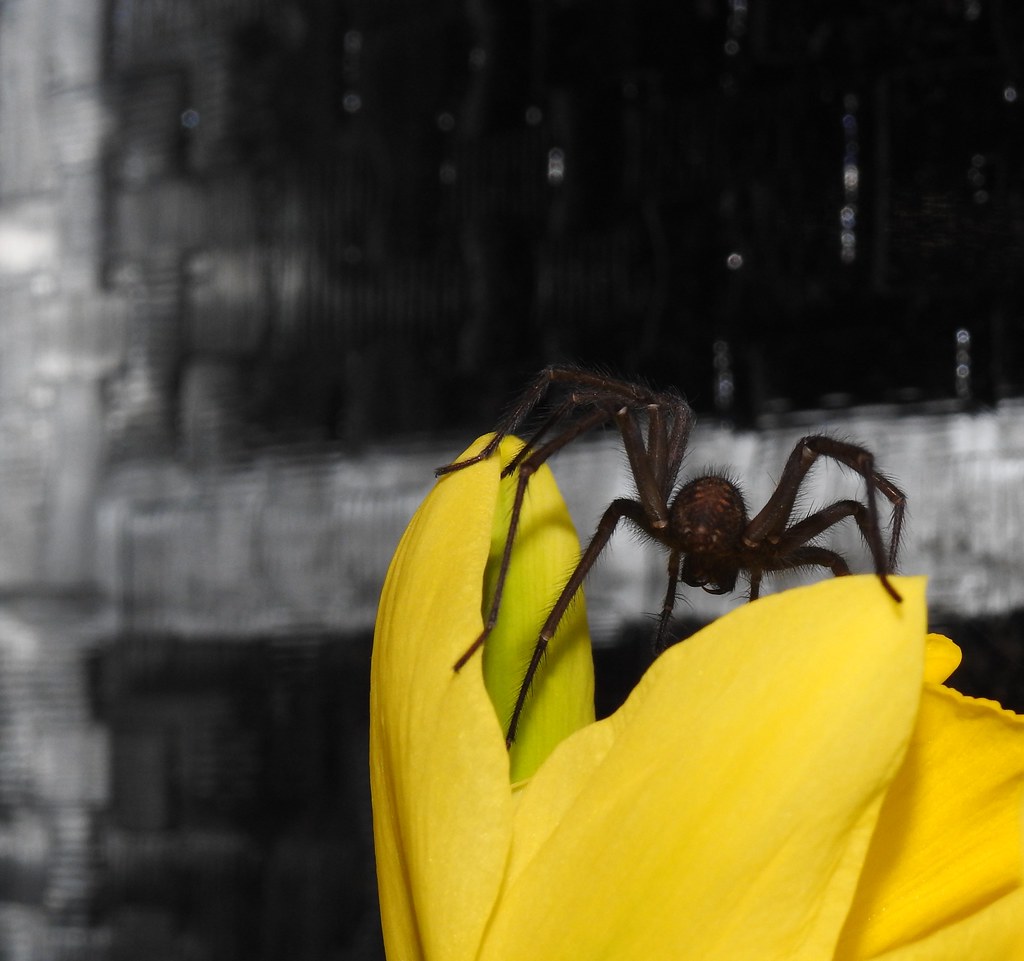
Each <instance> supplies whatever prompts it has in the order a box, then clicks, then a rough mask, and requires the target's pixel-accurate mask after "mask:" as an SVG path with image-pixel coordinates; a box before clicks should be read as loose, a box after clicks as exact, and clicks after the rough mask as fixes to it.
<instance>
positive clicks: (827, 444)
mask: <svg viewBox="0 0 1024 961" xmlns="http://www.w3.org/2000/svg"><path fill="white" fill-rule="evenodd" d="M823 456H824V457H831V458H832V459H833V460H836V461H838V462H839V463H840V464H844V465H845V466H847V467H849V468H850V469H851V470H855V471H856V472H857V473H858V474H860V475H861V476H862V477H863V478H864V481H865V486H866V487H867V502H868V503H867V508H868V519H869V525H868V535H867V538H866V539H867V544H868V548H869V549H870V551H871V556H872V558H873V560H874V562H875V572H876V573H877V574H878V577H879V579H880V580H881V582H882V586H883V587H884V588H885V589H886V591H888V592H889V595H890V596H891V597H892V598H893V600H896V601H900V600H902V598H901V597H900V595H899V593H898V592H897V590H896V588H894V587H893V586H892V584H891V583H890V582H889V579H888V577H887V576H886V575H887V574H888V573H889V568H890V560H889V558H888V557H887V556H886V552H885V548H884V547H883V546H882V538H881V535H880V534H879V532H878V507H877V504H876V502H875V489H876V482H875V477H876V476H877V471H875V468H874V456H873V455H872V454H871V453H870V452H869V451H866V450H865V449H864V448H863V447H858V446H857V445H856V444H848V443H846V442H845V441H840V440H836V439H835V438H833V437H825V436H822V435H817V434H816V435H812V436H808V437H803V438H801V439H800V441H799V442H798V443H797V445H796V447H794V448H793V452H792V453H791V454H790V455H789V459H788V460H787V461H786V466H785V467H784V468H783V471H782V477H781V478H780V480H779V484H778V487H776V489H775V492H774V493H773V494H772V496H771V497H769V498H768V501H767V503H766V504H765V505H764V507H762V508H761V511H760V512H759V513H758V514H757V516H755V517H754V519H753V520H751V521H750V523H749V524H747V529H746V531H744V533H743V543H744V544H746V545H747V546H748V547H757V546H758V545H759V544H761V543H762V542H763V541H766V540H767V541H769V542H771V543H778V540H779V538H780V537H781V536H782V534H783V533H784V529H785V525H786V523H787V522H788V520H789V517H790V514H791V513H792V511H793V505H794V503H795V501H796V496H797V492H798V491H799V489H800V485H801V484H802V483H803V480H804V478H805V477H806V476H807V472H808V471H809V470H810V469H811V466H812V465H813V464H814V462H815V461H816V460H817V459H818V458H819V457H823ZM882 492H883V493H884V494H885V495H886V496H887V497H888V496H890V492H893V493H894V492H895V488H893V487H892V485H891V484H890V485H889V487H888V489H883V491H882ZM900 520H901V523H902V517H901V519H900Z"/></svg>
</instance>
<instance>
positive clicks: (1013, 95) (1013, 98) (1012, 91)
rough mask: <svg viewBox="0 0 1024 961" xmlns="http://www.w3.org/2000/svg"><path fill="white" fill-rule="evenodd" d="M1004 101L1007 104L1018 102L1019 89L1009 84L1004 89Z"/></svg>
mask: <svg viewBox="0 0 1024 961" xmlns="http://www.w3.org/2000/svg"><path fill="white" fill-rule="evenodd" d="M1003 100H1005V101H1006V102H1007V103H1016V102H1017V88H1016V87H1015V86H1014V85H1013V84H1012V83H1008V84H1007V85H1006V86H1005V87H1003Z"/></svg>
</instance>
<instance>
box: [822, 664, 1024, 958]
mask: <svg viewBox="0 0 1024 961" xmlns="http://www.w3.org/2000/svg"><path fill="white" fill-rule="evenodd" d="M1022 810H1024V717H1021V716H1019V715H1016V714H1013V713H1011V712H1010V711H1005V710H1003V709H1002V708H1001V707H999V705H998V704H996V703H995V702H993V701H984V700H977V699H974V698H969V697H965V696H964V695H962V694H960V693H959V692H957V691H954V690H951V689H950V688H948V687H942V686H940V685H936V684H927V685H925V689H924V694H923V697H922V699H921V710H920V714H919V716H918V719H917V724H916V726H915V729H914V735H913V738H912V739H911V743H910V747H909V749H908V751H907V756H906V759H905V761H904V763H903V766H902V767H901V769H900V771H899V773H898V774H897V776H896V778H895V779H894V781H893V785H892V789H891V790H890V792H889V795H888V797H887V798H886V801H885V804H884V805H883V807H882V813H881V815H880V817H879V821H878V827H877V830H876V832H875V837H874V838H873V839H872V843H871V848H870V850H869V853H868V858H867V860H866V862H865V865H864V873H863V876H862V878H861V883H860V886H859V888H858V891H857V896H856V898H855V900H854V903H853V907H852V909H851V911H850V916H849V919H848V921H847V924H846V928H845V929H844V932H843V938H842V941H841V943H840V950H839V952H838V953H837V958H872V957H876V956H880V955H883V954H885V952H887V951H891V950H892V949H894V948H898V947H900V946H901V945H907V944H910V943H912V942H915V941H920V940H922V939H925V938H926V937H927V936H928V935H931V934H933V933H934V932H937V931H941V930H942V929H944V928H948V927H950V926H951V925H952V924H953V923H954V922H957V921H960V920H962V919H966V918H970V917H972V916H974V915H978V914H980V913H981V912H983V911H984V910H985V909H986V908H988V907H989V906H991V905H994V904H996V903H997V902H999V901H1000V900H1001V899H1003V898H1004V897H1005V896H1006V895H1007V894H1009V893H1010V892H1012V891H1013V890H1014V889H1015V888H1018V887H1019V886H1020V884H1021V879H1022V861H1021V857H1022V854H1021V829H1022V825H1021V813H1022ZM990 914H991V916H992V917H994V918H998V917H999V911H993V912H990ZM981 929H982V924H981V922H975V923H974V926H973V928H972V929H971V930H972V931H973V932H974V935H973V936H974V937H978V936H979V935H978V931H979V930H981ZM1022 930H1024V916H1020V917H1018V918H1017V921H1016V931H1017V935H1018V936H1019V934H1020V932H1021V931H1022ZM949 936H950V937H955V936H956V935H955V934H954V932H953V931H950V932H949ZM928 943H930V944H931V945H932V948H931V950H933V951H936V952H937V951H938V948H937V947H936V945H940V946H941V944H942V940H941V938H938V937H936V938H933V939H931V940H930V941H929V942H928ZM954 943H955V942H954ZM1019 943H1020V942H1019V941H1018V944H1019ZM927 956H928V957H936V958H938V957H949V958H957V957H972V958H973V957H978V958H983V959H984V961H989V959H990V958H992V957H995V956H997V955H994V954H989V953H987V952H985V953H982V954H968V955H959V956H958V955H956V954H955V953H954V954H949V953H944V954H939V953H935V954H930V955H927ZM998 956H1003V957H1007V956H1012V955H998Z"/></svg>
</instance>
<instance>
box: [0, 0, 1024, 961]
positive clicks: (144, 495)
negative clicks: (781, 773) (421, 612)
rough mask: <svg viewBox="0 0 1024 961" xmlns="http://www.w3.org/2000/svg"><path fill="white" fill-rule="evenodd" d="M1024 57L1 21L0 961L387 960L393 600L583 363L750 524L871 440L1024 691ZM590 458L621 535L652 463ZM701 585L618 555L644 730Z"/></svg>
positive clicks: (459, 16)
mask: <svg viewBox="0 0 1024 961" xmlns="http://www.w3.org/2000/svg"><path fill="white" fill-rule="evenodd" d="M1021 85H1024V8H1019V7H1018V6H1017V5H1015V4H1013V3H1010V2H1007V0H927V2H921V0H873V2H872V0H861V2H855V0H847V2H844V3H842V4H840V3H814V4H807V3H797V2H793V0H519V2H516V0H419V2H411V0H0V492H2V496H0V958H4V959H16V961H29V959H31V961H53V959H58V961H63V959H76V961H77V959H90V961H92V959H103V961H107V959H138V958H146V959H150V961H164V959H167V961H171V959H174V961H178V959H187V961H206V959H217V961H231V959H247V961H250V959H267V961H271V959H281V958H288V959H290V961H313V959H316V961H326V959H332V961H337V959H379V958H381V957H382V952H381V947H380V934H379V921H378V917H377V907H376V890H375V883H374V874H373V860H372V841H371V836H370V815H369V799H368V786H367V782H368V778H367V771H366V737H367V719H366V712H367V677H368V665H369V656H370V643H371V633H372V625H373V619H374V613H375V608H376V601H377V596H378V592H379V589H380V585H381V582H382V580H383V576H384V573H385V571H386V567H387V563H388V560H389V558H390V555H391V552H392V550H393V548H394V546H395V544H396V543H397V539H398V537H399V535H400V533H401V531H402V529H403V527H404V525H405V523H406V522H407V520H408V518H409V516H410V515H411V514H412V512H413V510H414V509H415V507H416V505H417V504H418V502H419V500H420V499H421V498H422V496H423V494H424V493H425V491H426V490H427V489H428V488H429V486H430V484H431V483H432V479H433V473H432V469H433V468H434V467H435V466H437V465H438V464H441V463H444V462H446V461H448V460H450V459H451V458H452V457H453V456H454V455H455V454H457V453H458V452H459V451H460V450H462V448H464V447H465V446H466V445H467V444H468V443H469V441H470V440H472V438H473V437H475V436H476V435H477V434H478V433H481V432H483V431H484V430H486V429H488V428H489V427H490V426H491V425H492V424H493V423H494V421H495V420H496V419H497V417H498V416H499V414H500V412H501V409H502V407H503V406H504V405H505V404H506V403H507V402H508V400H509V399H510V398H511V397H512V396H513V395H514V394H515V393H516V392H517V391H518V390H519V389H520V388H521V387H522V386H523V384H524V383H525V382H526V381H527V380H528V379H529V378H530V377H531V376H532V375H533V373H535V371H536V370H537V369H538V368H540V367H541V366H543V365H544V364H547V363H551V362H555V361H573V362H581V363H587V364H603V365H607V366H608V367H610V368H611V369H614V370H615V371H616V372H618V373H620V374H623V375H626V376H630V377H633V376H641V377H645V378H647V379H649V380H650V381H652V382H653V383H655V384H666V385H676V386H678V387H679V388H680V389H681V390H682V391H683V392H684V393H685V394H686V396H687V397H688V398H689V400H690V402H691V403H692V404H693V406H694V407H695V408H696V410H697V411H698V413H699V415H700V418H701V426H700V428H699V429H698V431H697V433H696V435H695V437H694V439H693V443H692V445H691V452H692V453H691V454H690V457H689V458H688V461H687V468H686V470H687V471H690V472H695V471H699V470H700V468H701V467H703V466H705V465H708V464H713V465H718V466H722V467H727V468H729V469H730V470H731V471H732V473H733V474H734V475H735V476H736V477H737V478H739V479H740V480H741V481H742V483H743V485H744V487H745V490H746V491H747V494H748V498H749V501H750V503H751V504H752V505H754V506H758V505H759V504H760V503H761V502H763V500H764V498H765V497H767V496H768V493H769V492H770V491H771V489H772V486H773V480H774V479H776V478H777V477H778V474H779V472H780V470H781V467H782V464H783V463H784V462H785V458H786V456H787V454H788V453H789V451H790V450H791V449H792V446H793V444H794V443H795V441H796V440H797V438H798V437H799V436H801V435H802V434H803V433H806V432H809V431H817V430H819V429H825V430H829V431H832V432H834V433H836V434H838V435H840V436H844V437H848V438H850V439H852V440H855V441H859V442H862V443H864V444H866V445H867V446H869V447H870V448H871V449H872V450H874V451H875V453H876V455H877V457H878V462H879V464H880V465H882V466H883V468H884V469H885V470H887V471H888V472H889V473H891V474H892V475H894V476H895V477H896V478H897V479H898V480H899V482H900V483H901V484H902V485H903V486H904V488H905V489H906V490H907V492H908V494H909V497H910V524H909V528H908V533H907V541H906V550H905V553H904V560H903V569H904V570H906V571H908V572H913V573H926V574H928V575H929V576H930V578H931V580H930V591H931V595H930V596H931V606H932V610H933V616H934V620H935V624H934V626H935V627H936V628H938V629H942V630H945V631H947V632H948V633H950V634H951V635H952V636H953V637H954V638H955V639H956V640H958V641H959V642H960V643H961V645H962V646H963V647H964V648H965V652H966V655H967V660H966V664H965V667H964V668H962V669H961V672H960V673H959V674H958V675H957V678H958V679H959V684H960V686H961V687H962V688H963V689H965V690H968V691H971V692H974V693H984V694H987V695H989V696H993V697H999V698H1001V699H1002V700H1003V701H1004V703H1007V704H1008V705H1012V706H1015V707H1016V708H1018V709H1024V638H1022V634H1024V580H1022V571H1024V303H1022V293H1024V280H1022V276H1024V274H1022V271H1021V265H1022V254H1024V156H1022V153H1024V128H1022V111H1024V102H1022V101H1021V97H1022V96H1024V86H1021ZM553 466H554V467H555V470H556V474H557V476H558V478H559V480H560V483H561V484H562V486H563V489H564V491H565V493H566V495H567V498H568V499H569V501H570V504H571V506H572V507H573V508H574V510H575V513H576V517H577V522H578V525H579V527H580V528H581V531H583V532H587V530H588V529H589V528H591V527H592V526H593V524H594V523H595V521H596V518H597V517H598V516H599V514H600V512H601V510H602V509H603V507H604V506H605V505H606V504H607V503H608V502H609V501H610V500H611V499H612V498H613V497H615V496H617V495H619V494H621V493H622V491H623V488H624V486H625V485H626V484H627V480H626V478H625V476H624V474H623V472H622V464H621V457H620V455H619V453H618V452H617V445H616V442H615V438H614V436H612V435H611V434H606V435H604V436H602V437H595V438H592V439H590V440H589V441H581V442H579V443H578V444H574V445H573V446H572V447H570V448H569V449H567V450H566V451H565V452H564V453H563V454H562V455H560V456H559V458H557V459H556V462H555V464H554V465H553ZM860 494H861V491H860V490H859V488H858V485H857V484H856V483H855V480H851V478H849V477H846V478H844V477H843V472H842V471H841V470H839V469H837V468H835V467H834V466H833V467H828V466H826V465H823V466H822V467H820V468H818V469H816V471H815V473H814V475H813V479H812V482H811V483H810V484H809V486H808V494H807V505H808V507H810V506H814V505H816V504H817V505H820V504H822V503H824V502H827V501H828V500H830V499H835V498H836V497H841V496H860ZM830 543H834V544H835V545H836V546H837V547H839V548H840V549H842V550H844V551H846V552H848V553H849V556H850V557H851V560H852V561H853V562H854V566H855V567H859V568H860V569H864V568H865V567H866V566H867V565H866V562H865V558H864V556H863V554H864V552H863V549H862V548H861V547H860V546H859V545H858V544H857V537H856V532H855V531H844V532H841V533H837V535H836V537H835V538H834V539H830ZM663 576H664V572H663V559H662V558H661V557H660V556H659V555H658V554H657V552H656V551H654V550H652V549H648V548H645V547H643V546H641V545H637V544H635V543H634V542H633V541H632V540H631V539H629V538H619V539H618V540H617V542H616V545H615V547H614V548H613V550H611V551H610V552H609V554H608V555H607V556H606V557H605V558H604V559H603V561H602V564H601V565H600V566H599V568H598V570H597V571H596V573H595V575H594V577H593V578H592V581H591V583H590V586H589V606H590V609H591V611H592V614H593V622H594V635H595V644H596V658H597V666H598V671H599V685H600V687H599V700H600V706H601V709H602V710H608V709H610V708H611V707H612V706H613V705H614V704H615V703H617V701H618V700H619V699H621V697H622V696H623V694H624V692H625V690H627V689H628V686H629V684H630V683H631V682H632V680H633V679H634V678H635V677H636V676H637V674H638V673H639V671H640V670H642V667H643V665H644V663H646V660H647V659H648V658H649V656H650V642H649V635H650V629H651V622H650V619H649V617H648V615H647V614H646V613H645V612H649V611H651V610H653V609H656V608H657V606H658V604H659V601H660V597H661V592H662V590H663V584H662V581H663ZM683 594H684V598H685V599H684V600H683V601H682V602H681V605H680V614H681V623H680V630H681V632H684V633H685V631H686V630H688V629H690V628H693V627H696V626H698V625H699V624H700V623H702V622H704V621H706V620H707V619H709V618H710V617H713V616H715V615H716V614H718V613H720V612H721V611H722V610H724V609H726V608H727V607H729V606H731V605H735V604H737V603H741V602H742V598H727V599H721V600H716V599H713V598H710V597H707V596H706V595H701V594H700V593H699V592H695V591H691V590H687V591H684V592H683Z"/></svg>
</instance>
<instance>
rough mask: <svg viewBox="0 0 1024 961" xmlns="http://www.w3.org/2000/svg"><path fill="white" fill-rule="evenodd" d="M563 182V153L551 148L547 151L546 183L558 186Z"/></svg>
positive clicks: (558, 148) (560, 149) (556, 148)
mask: <svg viewBox="0 0 1024 961" xmlns="http://www.w3.org/2000/svg"><path fill="white" fill-rule="evenodd" d="M563 180H565V151H564V150H563V149H562V148H561V147H552V148H551V149H550V150H549V151H548V183H550V184H560V183H562V181H563Z"/></svg>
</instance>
